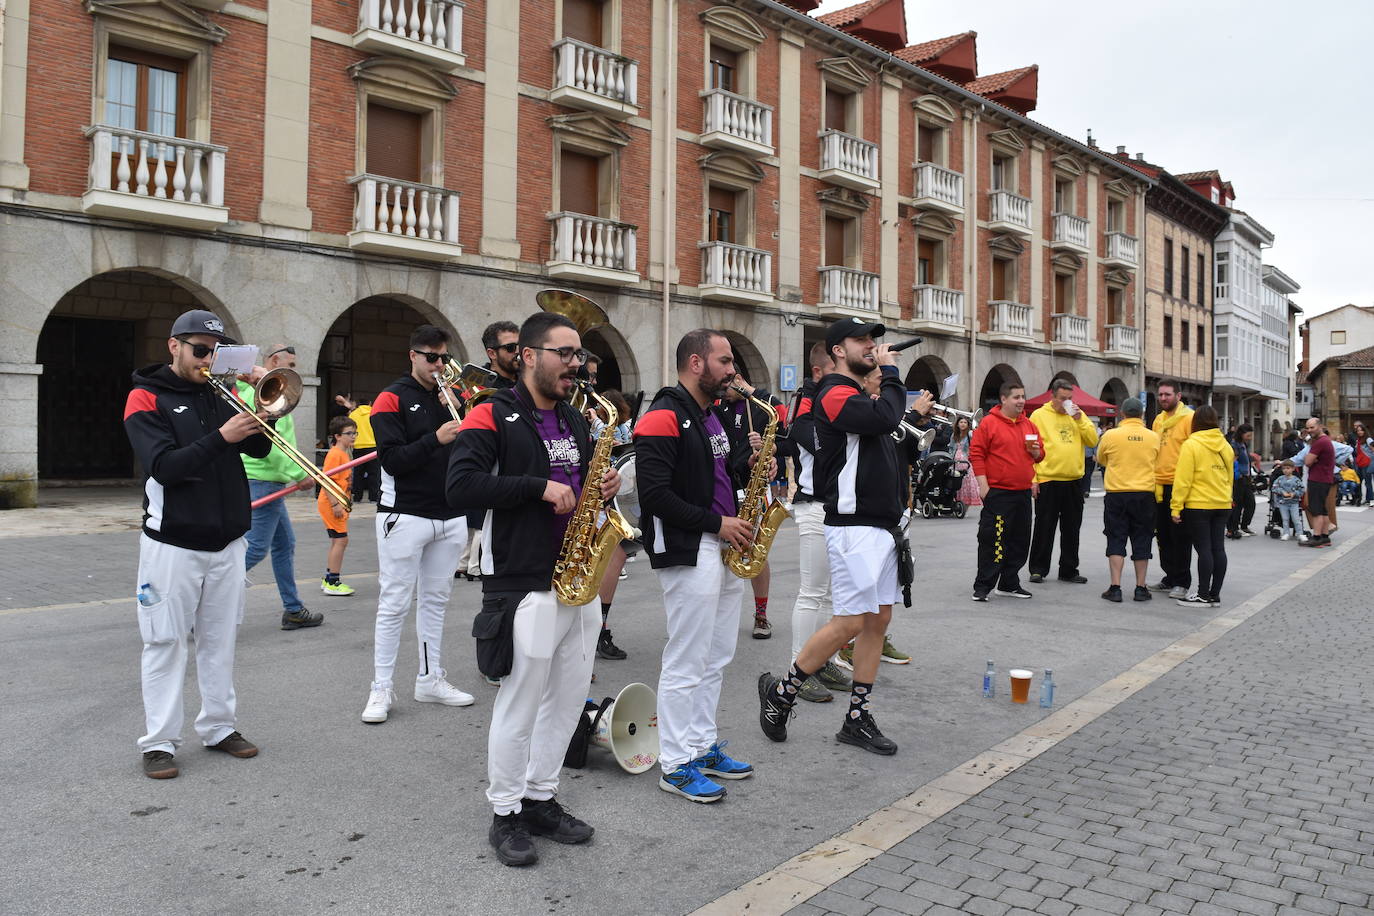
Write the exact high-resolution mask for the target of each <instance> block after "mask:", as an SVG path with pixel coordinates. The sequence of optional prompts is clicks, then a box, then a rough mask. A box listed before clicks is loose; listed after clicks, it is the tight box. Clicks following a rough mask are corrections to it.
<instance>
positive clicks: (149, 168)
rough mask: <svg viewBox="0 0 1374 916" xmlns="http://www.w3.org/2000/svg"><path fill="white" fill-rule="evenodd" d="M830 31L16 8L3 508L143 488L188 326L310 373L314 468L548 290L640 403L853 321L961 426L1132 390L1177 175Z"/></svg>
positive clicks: (6, 177) (696, 15) (459, 12)
mask: <svg viewBox="0 0 1374 916" xmlns="http://www.w3.org/2000/svg"><path fill="white" fill-rule="evenodd" d="M814 5H815V4H814V3H810V2H807V0H799V2H796V3H791V4H785V3H779V2H774V0H722V2H718V3H712V2H707V0H600V2H597V0H524V2H521V3H489V2H486V0H467V2H465V3H464V2H459V0H354V2H350V3H348V4H345V3H337V2H336V3H324V2H311V0H270V2H268V0H233V2H230V0H184V2H183V0H86V2H85V3H84V4H81V5H77V4H67V5H60V4H53V3H49V2H39V0H6V3H5V6H4V26H5V29H4V39H3V50H2V51H0V54H2V55H3V60H2V62H3V66H2V67H0V125H3V130H0V221H3V232H4V238H5V243H4V244H3V245H2V246H0V323H3V324H4V326H5V327H6V328H7V329H8V331H9V333H7V334H6V335H4V336H3V337H2V338H0V394H3V396H4V397H5V398H6V401H7V403H9V404H10V405H11V406H12V409H11V410H10V411H8V412H7V413H6V415H5V416H4V417H3V419H0V427H3V429H0V491H3V492H0V504H5V505H25V504H32V502H33V500H34V498H35V487H36V482H37V479H38V478H39V477H40V476H42V477H51V478H61V477H86V478H92V477H94V478H102V477H109V478H127V477H130V476H132V475H133V473H134V470H135V469H134V468H133V466H132V458H131V456H130V455H129V454H128V450H127V447H126V446H125V444H124V443H123V437H122V434H121V433H120V432H119V430H118V428H117V427H118V420H117V417H118V413H119V405H120V404H121V403H122V397H123V392H124V391H125V390H126V389H127V380H128V373H129V371H130V370H131V369H133V368H134V367H135V366H136V365H141V364H144V363H146V362H149V361H153V360H156V359H159V358H162V354H163V352H164V345H163V343H162V338H163V335H164V334H165V328H166V323H167V315H168V314H175V312H176V311H177V310H178V309H180V308H182V307H189V306H190V305H192V304H199V305H202V306H204V307H207V308H212V309H215V310H216V311H218V312H219V313H220V314H221V315H222V316H223V317H224V318H225V320H226V322H227V323H228V325H229V326H230V327H231V328H232V329H233V331H234V332H235V333H236V336H238V337H239V338H240V339H244V340H247V341H250V342H254V343H259V344H267V343H269V342H273V341H278V340H282V341H286V342H290V343H292V344H294V345H295V346H296V348H297V351H298V353H299V354H300V365H301V367H302V369H303V372H302V374H303V375H304V376H305V380H306V383H307V388H306V396H305V398H304V400H303V403H302V406H301V407H300V408H299V410H298V420H297V429H298V431H299V433H298V434H299V436H300V438H301V440H302V442H303V444H304V443H308V442H309V441H310V440H311V439H313V438H314V436H315V431H316V428H317V426H318V423H319V421H320V420H322V419H323V417H324V413H325V410H324V405H325V404H327V403H328V401H329V400H330V399H331V397H332V396H333V395H334V394H336V393H342V392H353V393H354V394H363V395H366V394H370V393H375V391H376V390H378V389H379V388H380V387H381V386H382V385H383V384H384V383H385V382H386V381H387V380H388V379H389V378H391V377H394V376H395V375H399V374H401V373H402V372H403V371H405V367H406V362H405V356H404V348H405V336H406V333H407V332H408V330H409V329H410V328H411V327H412V326H414V325H415V324H417V323H420V322H421V321H428V322H432V323H436V324H439V325H441V326H444V327H446V328H447V329H448V330H449V331H450V332H451V333H452V334H453V335H454V338H455V341H456V342H455V345H454V347H453V349H454V350H455V351H457V352H458V353H459V354H460V355H461V356H463V357H464V358H466V359H471V360H480V359H481V356H482V352H481V344H480V340H479V335H480V332H481V329H482V328H483V327H484V326H485V325H486V324H487V323H488V322H490V321H492V320H495V319H498V318H509V319H513V320H517V321H518V320H520V319H521V318H523V317H524V316H525V315H527V314H528V313H529V312H530V311H532V310H533V308H534V293H535V292H536V291H537V290H539V289H541V288H545V287H548V286H555V285H556V286H564V287H568V288H572V289H575V290H577V291H579V292H582V293H584V294H586V295H588V296H590V297H591V298H593V299H595V300H597V301H598V302H600V303H602V304H603V305H604V306H605V308H606V310H607V312H608V313H609V315H610V318H611V325H610V326H608V327H605V328H602V329H600V330H598V331H596V332H593V333H592V334H591V335H589V340H588V343H589V345H590V346H591V347H592V348H593V349H595V350H597V351H599V352H600V353H601V354H602V355H603V357H604V358H605V359H606V364H605V365H604V366H603V371H602V377H603V380H604V381H608V382H610V383H611V384H613V385H616V386H618V387H621V388H623V389H625V390H628V391H634V390H639V389H646V390H648V391H649V392H650V393H652V391H653V389H655V388H656V387H657V386H658V385H659V384H661V383H662V382H663V381H665V380H666V379H668V378H669V377H671V376H672V374H673V373H672V368H671V366H670V365H668V362H669V360H668V354H670V352H671V349H672V347H673V346H674V345H675V343H676V340H677V339H678V337H679V336H680V335H681V334H682V333H683V332H685V331H687V330H689V329H691V328H693V327H697V326H701V325H710V326H715V327H719V328H723V329H724V330H726V331H727V333H728V334H729V336H730V338H731V340H732V342H733V343H734V345H735V348H736V352H737V355H738V357H739V360H740V362H741V365H742V367H743V370H744V371H745V373H746V374H747V375H748V376H749V377H750V378H751V379H753V380H755V381H757V382H763V383H765V384H768V385H769V386H770V387H776V385H777V378H778V372H779V368H780V367H781V366H783V365H797V366H802V365H803V364H804V361H805V353H806V350H807V347H808V346H809V345H810V343H811V342H812V341H814V340H817V339H819V338H820V337H821V334H822V329H823V327H824V325H825V324H826V323H827V322H828V321H829V320H831V319H833V318H835V317H837V316H842V315H874V316H881V318H882V320H884V321H886V322H887V323H888V325H889V327H891V328H892V329H893V334H892V336H894V337H896V336H902V335H903V334H904V333H905V334H914V333H920V334H922V335H923V336H924V337H925V338H926V343H925V344H924V345H923V346H922V347H920V348H916V349H914V350H909V351H906V353H905V354H904V355H903V362H902V369H903V371H904V372H905V373H906V378H907V382H908V386H909V387H912V388H932V387H936V386H938V385H939V383H940V381H941V380H942V379H943V378H944V377H945V376H947V375H950V374H952V373H958V374H959V383H958V391H957V394H956V396H955V398H954V401H955V403H956V404H958V405H959V406H963V407H968V406H970V405H974V404H979V405H981V404H983V403H984V402H986V401H987V399H988V398H989V396H990V393H991V392H995V389H996V387H997V385H998V384H1000V382H1001V381H1003V380H1004V379H1008V378H1015V379H1019V380H1021V381H1023V382H1024V384H1025V385H1026V387H1027V389H1028V392H1029V393H1032V394H1034V393H1037V392H1039V391H1042V390H1044V389H1045V388H1046V387H1047V386H1048V384H1049V382H1050V381H1051V379H1052V378H1053V377H1054V376H1056V375H1063V374H1067V375H1069V376H1071V377H1072V378H1073V379H1074V380H1075V381H1076V382H1077V383H1078V384H1080V385H1082V386H1083V387H1084V388H1085V389H1087V390H1088V391H1090V392H1091V393H1092V394H1094V395H1099V394H1101V395H1103V396H1105V397H1107V398H1108V399H1109V400H1117V399H1119V398H1120V397H1124V396H1125V394H1126V393H1127V392H1128V391H1134V390H1137V389H1138V388H1139V387H1140V385H1141V383H1142V381H1143V376H1144V372H1143V367H1142V362H1141V354H1142V352H1143V348H1142V343H1141V328H1142V326H1143V324H1142V315H1143V311H1144V302H1145V286H1144V284H1142V283H1141V282H1139V281H1138V275H1139V272H1140V270H1141V268H1142V261H1143V257H1144V253H1143V252H1142V251H1140V250H1138V246H1139V241H1138V240H1139V239H1140V238H1142V237H1143V236H1144V234H1145V226H1146V207H1145V193H1146V190H1147V189H1148V188H1149V187H1150V186H1151V185H1152V183H1153V179H1152V178H1151V177H1150V176H1148V175H1147V174H1145V173H1143V172H1142V171H1140V170H1137V169H1136V168H1134V167H1133V166H1132V165H1131V164H1130V163H1126V162H1122V161H1120V160H1118V159H1116V158H1115V157H1112V156H1108V155H1105V154H1103V153H1102V152H1100V151H1098V150H1096V149H1095V148H1093V147H1090V146H1086V145H1084V144H1081V143H1078V142H1076V141H1074V140H1071V139H1069V138H1067V137H1065V136H1063V135H1060V134H1058V133H1056V132H1054V131H1053V130H1051V129H1050V128H1048V127H1046V126H1044V125H1042V124H1039V123H1037V122H1036V121H1034V120H1032V119H1030V118H1029V117H1027V113H1028V112H1030V111H1032V110H1033V109H1034V105H1035V94H1036V74H1037V71H1036V69H1035V68H1034V67H1026V68H1022V69H1019V70H1013V71H1008V72H1007V73H1000V74H991V75H981V76H980V75H979V74H978V73H977V72H976V48H975V41H976V36H974V35H972V33H968V34H965V35H960V36H952V37H951V38H948V39H941V40H939V41H932V42H926V43H925V44H916V45H907V40H906V35H905V25H904V11H903V9H902V3H901V0H871V2H867V3H862V4H859V5H858V6H856V7H853V8H851V9H849V10H845V11H840V12H838V13H832V14H828V15H825V16H821V17H813V16H811V15H810V14H809V13H808V10H809V9H810V8H811V7H813V6H814ZM669 90H670V91H669ZM664 125H672V129H665V127H664ZM665 281H666V282H665ZM77 428H80V429H84V430H86V431H87V434H88V436H89V437H90V438H100V439H101V440H102V441H103V440H105V439H108V440H109V441H108V443H105V444H104V445H102V447H100V448H96V449H88V450H86V452H84V453H81V454H79V455H78V454H76V453H75V452H74V451H73V450H72V449H70V448H69V447H67V446H66V445H65V444H64V442H65V440H64V438H63V435H64V432H63V431H64V430H70V429H77ZM92 431H94V432H92Z"/></svg>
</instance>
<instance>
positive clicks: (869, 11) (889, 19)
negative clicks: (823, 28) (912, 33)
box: [816, 0, 906, 53]
mask: <svg viewBox="0 0 1374 916" xmlns="http://www.w3.org/2000/svg"><path fill="white" fill-rule="evenodd" d="M816 19H817V20H818V21H820V22H823V23H825V24H826V25H828V26H830V27H831V28H834V29H842V30H843V31H846V32H848V33H849V34H851V35H853V36H854V37H855V38H859V39H862V40H863V41H867V42H869V43H870V44H873V45H877V46H878V47H880V48H882V49H883V50H884V51H887V52H889V53H890V52H893V51H896V50H897V49H898V48H901V47H903V46H905V45H906V2H905V0H867V2H865V3H857V4H855V5H854V6H848V7H845V8H844V9H842V10H836V11H835V12H833V13H823V14H822V15H820V16H817V17H816Z"/></svg>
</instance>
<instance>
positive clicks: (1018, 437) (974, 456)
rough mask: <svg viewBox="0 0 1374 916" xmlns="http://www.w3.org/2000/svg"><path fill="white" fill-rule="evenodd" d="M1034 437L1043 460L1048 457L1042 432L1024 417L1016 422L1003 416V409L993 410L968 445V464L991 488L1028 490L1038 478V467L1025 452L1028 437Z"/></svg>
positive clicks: (1035, 460)
mask: <svg viewBox="0 0 1374 916" xmlns="http://www.w3.org/2000/svg"><path fill="white" fill-rule="evenodd" d="M1027 436H1034V437H1035V441H1036V442H1037V443H1040V457H1041V458H1044V456H1045V446H1044V443H1042V442H1040V432H1039V430H1037V429H1036V428H1035V424H1034V423H1032V422H1031V421H1030V418H1029V417H1027V416H1026V415H1025V414H1024V413H1022V414H1021V416H1019V417H1017V418H1016V419H1015V420H1009V419H1007V418H1006V417H1004V416H1002V407H1001V405H1000V404H999V405H998V406H996V407H994V408H992V410H991V411H989V412H988V414H987V416H985V417H983V422H981V423H979V424H978V428H977V429H975V430H974V431H973V442H972V443H971V444H970V445H969V449H968V456H969V461H970V462H971V463H972V464H973V473H974V474H975V475H976V476H979V477H984V476H986V477H987V479H988V486H990V487H995V488H996V489H998V490H1029V489H1030V485H1031V481H1032V480H1033V479H1034V477H1035V465H1036V463H1037V462H1038V461H1039V460H1040V459H1034V460H1032V458H1031V456H1030V453H1029V452H1027V451H1026V437H1027Z"/></svg>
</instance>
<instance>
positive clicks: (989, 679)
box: [983, 659, 997, 700]
mask: <svg viewBox="0 0 1374 916" xmlns="http://www.w3.org/2000/svg"><path fill="white" fill-rule="evenodd" d="M996 695H997V666H996V665H994V664H993V663H992V659H988V668H987V670H986V671H984V672H983V698H984V699H986V700H990V699H992V698H993V697H994V696H996Z"/></svg>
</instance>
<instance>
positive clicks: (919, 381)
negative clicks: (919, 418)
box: [906, 355, 959, 407]
mask: <svg viewBox="0 0 1374 916" xmlns="http://www.w3.org/2000/svg"><path fill="white" fill-rule="evenodd" d="M949 376H950V371H949V366H948V365H947V364H946V363H945V361H944V360H942V359H940V357H938V356H929V355H927V356H922V357H921V358H920V359H918V360H916V362H914V363H912V364H911V368H910V369H908V370H907V372H906V390H907V391H929V392H930V393H931V394H932V395H933V396H934V397H935V400H937V401H939V402H940V403H941V404H944V405H945V406H946V407H958V406H959V404H958V395H957V393H953V394H951V395H950V397H948V398H941V396H940V394H941V389H942V388H943V386H944V383H945V379H947V378H949Z"/></svg>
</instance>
